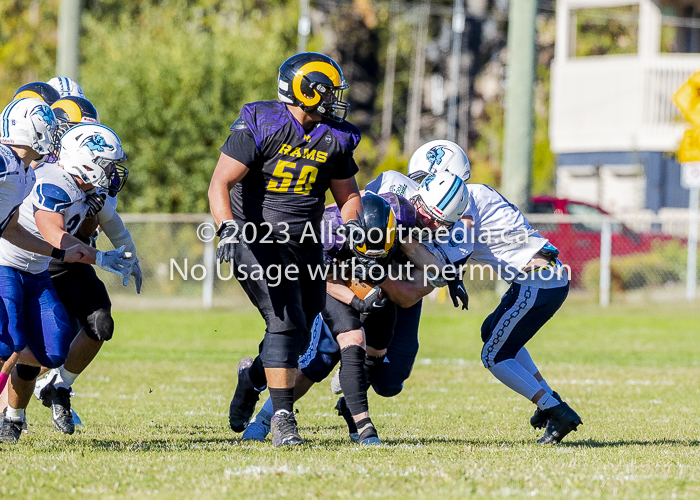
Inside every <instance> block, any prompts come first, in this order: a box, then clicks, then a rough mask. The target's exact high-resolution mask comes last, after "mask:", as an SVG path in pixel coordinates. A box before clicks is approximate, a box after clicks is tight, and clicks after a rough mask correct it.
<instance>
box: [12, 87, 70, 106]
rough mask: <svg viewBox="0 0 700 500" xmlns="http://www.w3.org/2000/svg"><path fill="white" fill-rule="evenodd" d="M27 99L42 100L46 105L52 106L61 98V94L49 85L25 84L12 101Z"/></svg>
mask: <svg viewBox="0 0 700 500" xmlns="http://www.w3.org/2000/svg"><path fill="white" fill-rule="evenodd" d="M26 97H31V98H33V99H41V100H42V101H44V102H45V103H46V104H48V105H49V106H51V105H52V104H53V103H55V102H56V101H58V100H59V99H60V98H61V94H59V93H58V91H57V90H56V89H55V88H53V87H52V86H51V85H49V84H48V83H44V82H30V83H25V84H24V85H22V86H21V87H20V88H18V89H17V92H15V95H14V96H12V100H13V101H16V100H18V99H24V98H26Z"/></svg>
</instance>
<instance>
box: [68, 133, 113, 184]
mask: <svg viewBox="0 0 700 500" xmlns="http://www.w3.org/2000/svg"><path fill="white" fill-rule="evenodd" d="M124 161H126V154H125V153H124V150H123V149H122V143H121V141H120V140H119V137H118V136H117V134H115V133H114V132H113V131H112V130H111V129H109V128H108V127H105V126H104V125H97V124H80V125H76V126H75V127H73V128H71V129H70V130H68V132H66V133H65V134H63V137H61V145H60V148H59V151H58V165H59V166H60V167H62V168H63V169H64V170H65V171H66V172H68V173H69V174H71V175H75V176H76V177H79V178H80V179H81V180H82V181H83V182H85V183H87V184H92V185H93V186H95V187H97V186H100V187H103V188H105V189H109V186H110V182H111V179H112V176H113V175H114V173H115V172H116V170H117V167H119V164H120V163H121V162H124Z"/></svg>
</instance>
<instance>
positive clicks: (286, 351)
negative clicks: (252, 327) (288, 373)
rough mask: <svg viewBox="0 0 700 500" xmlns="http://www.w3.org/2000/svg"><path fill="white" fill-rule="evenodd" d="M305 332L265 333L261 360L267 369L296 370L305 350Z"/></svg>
mask: <svg viewBox="0 0 700 500" xmlns="http://www.w3.org/2000/svg"><path fill="white" fill-rule="evenodd" d="M304 338H305V336H304V332H303V331H301V330H290V331H286V332H277V333H270V332H267V331H266V332H265V338H264V339H263V344H262V350H261V351H260V359H261V360H262V363H263V366H264V367H265V368H296V367H297V366H298V365H299V356H300V355H301V354H302V349H303V348H304V345H303V344H304Z"/></svg>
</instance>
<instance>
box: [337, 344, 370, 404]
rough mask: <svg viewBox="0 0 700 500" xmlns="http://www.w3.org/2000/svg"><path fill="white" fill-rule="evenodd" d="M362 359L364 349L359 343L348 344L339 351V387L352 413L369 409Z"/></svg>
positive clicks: (363, 357)
mask: <svg viewBox="0 0 700 500" xmlns="http://www.w3.org/2000/svg"><path fill="white" fill-rule="evenodd" d="M364 361H365V350H364V349H363V348H362V347H360V346H359V345H349V346H347V347H344V348H343V350H342V351H340V375H339V377H340V387H341V388H342V389H343V394H344V395H345V404H347V405H348V409H349V410H350V413H351V414H352V415H359V414H360V413H363V412H366V411H369V405H368V403H367V377H366V376H365V371H364V367H363V365H364Z"/></svg>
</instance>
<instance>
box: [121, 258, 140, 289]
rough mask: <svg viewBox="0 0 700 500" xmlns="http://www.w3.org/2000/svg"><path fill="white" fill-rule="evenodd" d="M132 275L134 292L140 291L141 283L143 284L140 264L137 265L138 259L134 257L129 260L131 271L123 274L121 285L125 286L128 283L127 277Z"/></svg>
mask: <svg viewBox="0 0 700 500" xmlns="http://www.w3.org/2000/svg"><path fill="white" fill-rule="evenodd" d="M131 276H133V277H134V285H136V293H141V285H142V284H143V273H142V272H141V266H140V265H139V259H137V258H136V257H134V258H133V259H132V261H131V273H130V274H125V275H124V282H123V285H124V286H127V285H128V284H129V278H130V277H131Z"/></svg>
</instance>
